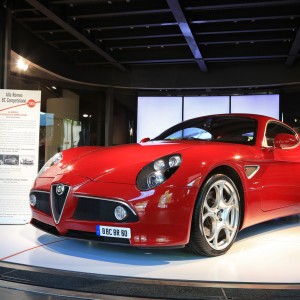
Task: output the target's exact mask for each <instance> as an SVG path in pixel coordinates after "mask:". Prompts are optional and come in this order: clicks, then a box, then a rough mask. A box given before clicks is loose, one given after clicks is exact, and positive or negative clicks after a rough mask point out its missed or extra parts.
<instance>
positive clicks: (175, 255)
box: [0, 216, 300, 285]
mask: <svg viewBox="0 0 300 300" xmlns="http://www.w3.org/2000/svg"><path fill="white" fill-rule="evenodd" d="M0 237H1V247H0V261H1V263H8V264H9V266H10V267H11V266H12V265H13V264H16V265H18V266H19V265H22V266H31V267H42V268H49V269H51V270H53V269H54V270H63V271H72V272H74V271H75V272H83V273H86V274H90V275H93V274H94V275H95V274H98V275H108V276H121V277H122V276H124V277H126V278H128V277H129V278H137V279H151V280H153V279H155V280H175V281H176V282H180V281H185V282H206V283H207V282H210V283H220V282H222V283H243V284H260V283H263V284H286V285H293V284H299V283H300V272H299V270H300V257H299V253H300V216H294V217H288V218H282V219H278V220H273V221H270V222H266V223H263V224H259V225H256V226H253V227H251V228H248V229H245V230H244V231H241V232H240V233H239V235H238V239H237V241H236V242H235V244H234V245H233V247H232V248H231V250H230V251H229V252H228V253H227V254H225V255H223V256H220V257H214V258H204V257H197V256H195V255H192V254H189V253H187V252H185V251H184V250H182V249H176V250H175V249H174V250H170V249H169V250H145V249H136V248H130V247H124V246H115V245H103V244H99V243H95V242H87V241H79V240H72V239H65V238H59V237H55V236H52V235H49V234H46V233H44V232H42V231H40V230H38V229H35V228H34V227H32V226H31V225H29V224H27V225H0Z"/></svg>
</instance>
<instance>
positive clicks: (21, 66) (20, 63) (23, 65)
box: [17, 58, 29, 71]
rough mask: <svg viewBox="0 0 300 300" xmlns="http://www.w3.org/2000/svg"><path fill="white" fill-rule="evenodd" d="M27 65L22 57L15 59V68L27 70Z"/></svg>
mask: <svg viewBox="0 0 300 300" xmlns="http://www.w3.org/2000/svg"><path fill="white" fill-rule="evenodd" d="M28 67H29V65H28V64H27V63H25V62H24V61H23V59H21V58H19V60H18V61H17V68H18V69H19V70H22V71H27V70H28Z"/></svg>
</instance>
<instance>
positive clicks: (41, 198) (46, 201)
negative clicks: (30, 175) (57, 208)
mask: <svg viewBox="0 0 300 300" xmlns="http://www.w3.org/2000/svg"><path fill="white" fill-rule="evenodd" d="M30 195H34V196H35V197H36V205H35V207H34V208H35V209H37V210H39V211H41V212H43V213H45V214H47V215H49V216H51V207H50V193H49V192H41V191H32V192H31V193H30Z"/></svg>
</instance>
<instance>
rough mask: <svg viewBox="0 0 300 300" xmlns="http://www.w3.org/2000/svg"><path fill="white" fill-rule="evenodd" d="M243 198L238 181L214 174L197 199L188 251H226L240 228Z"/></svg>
mask: <svg viewBox="0 0 300 300" xmlns="http://www.w3.org/2000/svg"><path fill="white" fill-rule="evenodd" d="M240 219H241V201H240V195H239V191H238V189H237V187H236V185H235V183H234V182H233V181H232V180H231V179H230V178H229V177H228V176H226V175H224V174H215V175H213V176H211V177H210V178H209V179H208V180H207V181H206V183H205V184H204V186H203V188H202V190H201V193H200V195H199V197H198V199H197V202H196V205H195V210H194V215H193V221H192V228H191V237H190V242H189V244H188V245H187V248H188V250H189V251H191V252H193V253H195V254H200V255H205V256H218V255H221V254H224V253H225V252H227V251H228V250H229V248H230V247H231V246H232V244H233V242H234V240H235V238H236V235H237V233H238V230H239V226H240Z"/></svg>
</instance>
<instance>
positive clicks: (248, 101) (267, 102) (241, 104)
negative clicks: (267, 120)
mask: <svg viewBox="0 0 300 300" xmlns="http://www.w3.org/2000/svg"><path fill="white" fill-rule="evenodd" d="M231 112H232V113H249V114H259V115H265V116H269V117H273V118H276V119H278V118H279V95H277V94H276V95H253V96H232V97H231Z"/></svg>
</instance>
